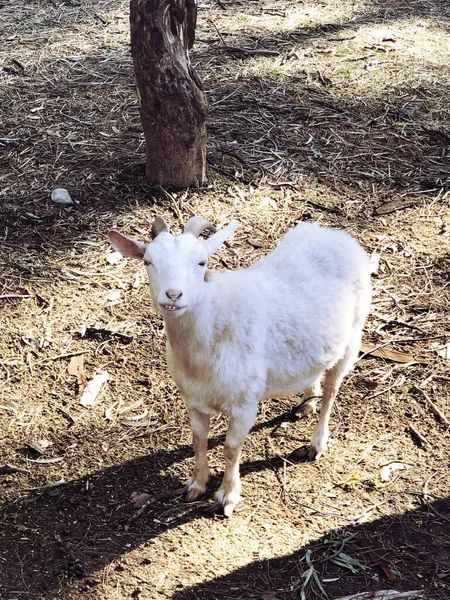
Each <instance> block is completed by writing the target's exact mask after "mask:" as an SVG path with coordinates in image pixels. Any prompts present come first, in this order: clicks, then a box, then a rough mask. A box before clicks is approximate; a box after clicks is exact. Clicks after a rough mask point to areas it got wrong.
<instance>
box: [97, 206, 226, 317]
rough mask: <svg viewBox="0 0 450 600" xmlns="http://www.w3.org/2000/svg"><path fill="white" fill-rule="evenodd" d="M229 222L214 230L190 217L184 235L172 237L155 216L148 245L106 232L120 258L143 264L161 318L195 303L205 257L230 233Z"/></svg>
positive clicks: (202, 280) (200, 293) (198, 298)
mask: <svg viewBox="0 0 450 600" xmlns="http://www.w3.org/2000/svg"><path fill="white" fill-rule="evenodd" d="M237 226H238V223H236V222H233V223H230V224H229V225H227V226H226V227H225V228H224V229H221V230H220V231H217V230H216V228H215V227H214V225H212V223H210V222H209V221H206V219H203V218H202V217H192V218H191V219H189V221H188V222H187V223H186V226H185V228H184V232H183V233H181V234H179V235H172V234H171V233H170V232H169V227H168V225H167V223H166V222H165V220H164V219H163V218H162V217H156V219H155V222H154V223H153V226H152V230H151V237H152V241H151V242H150V243H149V244H145V243H144V242H138V241H137V240H134V239H132V238H128V237H125V236H124V235H122V234H121V233H119V232H118V231H110V232H109V233H108V238H109V241H110V242H111V244H112V246H113V248H114V249H115V250H117V251H118V252H120V254H122V256H126V257H130V258H138V259H141V260H143V261H144V263H145V266H146V269H147V273H148V277H149V280H150V293H151V296H152V299H153V302H154V305H155V308H156V307H157V308H158V309H159V310H160V311H161V312H163V314H164V315H180V314H182V313H183V312H185V311H186V310H188V309H189V308H192V307H193V306H195V305H196V304H198V303H199V302H200V301H201V299H202V297H203V294H204V286H205V285H206V282H207V279H208V278H207V262H208V258H209V256H211V255H212V254H214V252H215V251H216V250H217V249H218V248H219V246H221V245H222V244H223V242H224V241H225V240H226V239H227V238H228V237H230V235H232V234H233V233H234V231H235V230H236V228H237ZM205 230H209V231H212V232H213V235H212V236H211V237H210V238H208V239H207V240H204V239H202V238H200V237H199V236H200V234H201V233H202V232H203V231H205Z"/></svg>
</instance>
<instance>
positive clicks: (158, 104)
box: [130, 0, 208, 188]
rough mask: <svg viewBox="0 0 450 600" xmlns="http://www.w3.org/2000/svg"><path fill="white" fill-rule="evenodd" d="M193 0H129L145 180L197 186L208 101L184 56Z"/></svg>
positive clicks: (202, 178) (192, 25) (193, 17)
mask: <svg viewBox="0 0 450 600" xmlns="http://www.w3.org/2000/svg"><path fill="white" fill-rule="evenodd" d="M196 22H197V0H131V2H130V26H131V52H132V55H133V62H134V71H135V77H136V86H137V91H138V98H139V106H140V111H141V119H142V126H143V129H144V136H145V143H146V153H147V167H146V171H147V178H148V180H149V182H150V183H154V184H159V185H162V186H169V187H174V188H184V187H188V186H199V185H202V184H203V183H204V182H205V174H206V118H207V114H208V105H207V100H206V97H205V94H204V92H203V88H202V84H201V82H200V80H199V78H198V77H197V75H196V73H195V71H194V69H193V68H192V66H191V64H190V61H189V54H188V51H189V49H190V48H192V46H193V44H194V39H195V25H196Z"/></svg>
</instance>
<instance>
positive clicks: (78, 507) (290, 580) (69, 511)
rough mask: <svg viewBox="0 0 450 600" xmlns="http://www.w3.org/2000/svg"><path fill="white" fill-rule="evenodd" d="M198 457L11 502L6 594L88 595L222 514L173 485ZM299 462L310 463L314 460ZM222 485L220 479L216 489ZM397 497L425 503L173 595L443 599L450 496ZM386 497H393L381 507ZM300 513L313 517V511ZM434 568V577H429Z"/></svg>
mask: <svg viewBox="0 0 450 600" xmlns="http://www.w3.org/2000/svg"><path fill="white" fill-rule="evenodd" d="M286 417H287V415H281V416H280V417H278V418H276V419H272V420H270V421H268V422H266V423H262V424H260V425H258V426H256V429H265V428H268V427H274V426H277V424H279V423H280V422H281V421H282V420H283V419H286ZM222 442H223V437H222V436H218V437H214V438H212V439H211V440H210V446H212V447H213V446H216V445H218V444H221V443H222ZM190 453H191V449H190V448H189V447H187V446H179V447H177V448H176V449H174V450H157V451H155V452H150V453H149V455H148V456H145V457H139V458H137V459H135V460H131V461H128V462H126V463H123V464H120V465H115V466H113V467H111V468H108V469H105V470H101V471H96V472H92V473H90V474H89V475H86V476H84V477H82V478H80V479H78V480H74V481H70V482H68V483H64V484H61V485H53V486H51V487H50V486H49V487H47V488H45V489H44V488H42V489H33V490H30V491H29V492H27V493H26V494H25V495H24V496H22V498H20V499H18V500H16V501H15V502H12V503H8V504H5V505H3V506H2V507H1V508H0V540H1V543H0V563H1V564H2V571H1V572H2V575H1V577H0V595H1V598H2V599H4V600H12V599H13V598H16V597H19V598H34V597H40V598H45V599H46V600H51V599H56V598H72V597H73V596H72V594H73V593H75V592H76V593H78V594H79V593H84V592H88V591H89V590H90V589H91V588H95V587H96V586H97V585H99V584H100V583H101V575H100V573H101V571H102V569H104V568H105V567H106V566H107V565H108V564H111V563H112V562H114V561H115V560H116V559H119V558H120V557H122V556H123V555H126V554H127V553H129V552H132V551H133V550H134V549H136V548H138V547H140V546H143V545H145V544H147V543H149V542H151V540H152V539H154V538H156V537H158V536H159V535H161V534H165V533H166V532H168V531H171V530H177V529H179V528H181V527H182V526H183V525H184V524H186V523H190V522H193V521H196V520H202V519H217V518H222V517H218V516H213V515H210V514H208V513H207V512H205V504H204V503H203V502H200V503H198V504H193V505H189V504H186V503H184V502H183V501H182V500H181V499H180V498H178V497H176V496H174V494H173V493H172V491H171V490H174V489H176V487H178V485H179V481H177V480H176V479H174V478H173V477H172V476H170V475H168V474H167V469H169V468H170V466H171V465H174V464H175V463H178V462H181V461H184V460H185V459H186V456H187V454H190ZM282 463H283V459H282V458H280V457H273V458H271V459H269V460H256V461H247V462H244V463H243V464H242V472H243V473H244V474H249V473H252V472H258V471H262V470H264V469H267V468H279V467H280V466H282ZM299 466H300V467H301V465H299ZM301 468H305V469H308V468H309V466H308V464H307V463H306V464H305V465H304V467H301ZM217 484H218V481H217V480H216V478H215V480H213V481H212V484H211V487H214V486H216V485H217ZM144 486H145V487H144ZM143 487H144V489H146V491H148V492H149V493H150V499H149V502H148V505H147V507H146V509H145V511H144V512H143V513H142V514H140V512H139V510H138V509H136V508H134V507H133V506H132V505H131V503H130V496H131V495H132V493H133V492H135V491H136V490H142V489H143ZM398 494H406V495H409V496H410V497H411V499H412V501H415V502H417V504H418V505H417V506H416V507H415V508H414V509H413V510H411V511H409V512H406V513H403V514H395V515H393V516H392V515H390V516H385V517H381V518H379V519H377V520H375V521H372V522H370V523H362V524H359V523H358V524H351V519H352V517H348V524H347V525H345V526H343V527H340V528H338V529H336V530H331V531H329V532H328V533H327V534H326V535H325V536H323V537H321V538H320V539H317V540H315V541H313V542H311V543H310V544H307V545H305V546H302V547H300V548H299V549H298V550H297V551H296V552H295V553H293V554H291V555H288V556H280V557H276V558H271V559H268V560H262V561H255V562H252V563H250V564H249V565H247V566H245V567H243V568H240V569H236V570H234V571H232V572H231V573H229V574H228V575H225V576H223V577H217V578H213V579H210V580H208V581H205V582H204V583H201V584H199V585H195V586H193V587H190V588H186V589H182V590H180V591H179V592H177V593H176V594H175V595H174V596H173V598H174V600H175V599H176V600H191V599H192V600H194V599H195V598H199V599H200V598H204V599H205V600H206V599H211V598H214V599H216V598H229V597H230V590H232V589H234V590H239V594H240V596H239V597H245V598H263V597H265V596H264V594H268V596H267V597H271V596H269V595H270V594H272V595H273V597H274V598H277V599H278V600H282V599H283V600H293V599H294V598H298V597H299V594H300V590H301V589H302V586H304V587H305V589H306V597H307V598H316V597H317V598H320V597H323V596H321V586H323V588H324V589H325V591H326V593H327V594H328V595H329V597H336V596H337V595H338V594H339V595H341V594H343V593H344V592H345V593H347V594H348V593H354V592H359V591H364V590H377V589H386V588H394V589H397V590H411V589H419V590H421V589H423V590H424V591H425V592H426V596H425V597H426V598H427V600H438V599H439V600H444V599H445V598H448V593H449V590H450V585H449V581H448V575H449V573H448V564H449V560H450V537H449V528H448V525H449V522H450V499H449V498H446V499H436V498H435V497H433V495H431V496H430V497H427V496H426V495H424V493H423V492H422V491H417V490H404V491H400V492H399V491H397V492H393V494H392V497H394V496H395V495H398ZM425 500H426V501H425ZM386 503H389V498H388V499H387V500H386V501H384V502H382V503H381V505H382V504H386ZM381 505H380V506H381ZM302 512H303V515H304V516H305V517H309V518H310V515H311V512H310V510H309V509H306V508H304V509H303V511H302ZM316 512H317V511H316ZM318 512H319V516H318V518H319V519H320V511H318ZM344 521H345V517H344ZM224 550H225V548H224ZM312 568H313V569H314V570H315V573H316V575H314V577H312V579H310V580H309V583H308V582H307V581H306V580H305V575H306V573H307V571H308V569H312ZM430 573H433V574H434V575H433V576H432V578H431V579H430ZM99 577H100V579H99Z"/></svg>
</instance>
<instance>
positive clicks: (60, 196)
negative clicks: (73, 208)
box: [51, 188, 73, 206]
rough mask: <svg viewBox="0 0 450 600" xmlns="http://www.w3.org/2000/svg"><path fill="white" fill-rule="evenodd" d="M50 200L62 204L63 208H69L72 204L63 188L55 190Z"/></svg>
mask: <svg viewBox="0 0 450 600" xmlns="http://www.w3.org/2000/svg"><path fill="white" fill-rule="evenodd" d="M51 198H52V200H53V202H56V204H62V205H63V206H70V205H71V204H73V200H72V198H71V197H70V194H69V192H68V191H67V190H66V189H65V188H56V190H53V192H52V196H51Z"/></svg>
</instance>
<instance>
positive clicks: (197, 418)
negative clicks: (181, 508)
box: [177, 410, 210, 502]
mask: <svg viewBox="0 0 450 600" xmlns="http://www.w3.org/2000/svg"><path fill="white" fill-rule="evenodd" d="M189 418H190V420H191V427H192V444H193V446H194V452H195V465H194V472H193V474H192V475H191V477H189V479H188V481H187V483H186V485H185V486H184V487H183V488H181V489H180V490H177V492H178V493H179V494H183V495H184V498H185V500H186V501H187V502H193V501H194V500H197V498H199V496H202V495H203V494H204V493H205V492H206V484H207V483H208V480H209V477H210V472H209V467H208V456H207V449H208V433H209V425H210V416H209V415H206V414H204V413H201V412H200V411H198V410H189Z"/></svg>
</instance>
